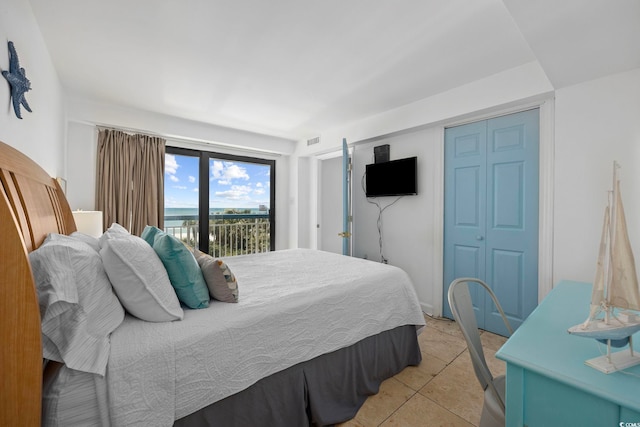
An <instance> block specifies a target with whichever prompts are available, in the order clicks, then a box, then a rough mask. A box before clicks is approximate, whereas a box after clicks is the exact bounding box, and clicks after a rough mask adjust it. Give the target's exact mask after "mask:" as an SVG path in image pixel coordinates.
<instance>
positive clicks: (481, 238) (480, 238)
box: [476, 235, 484, 240]
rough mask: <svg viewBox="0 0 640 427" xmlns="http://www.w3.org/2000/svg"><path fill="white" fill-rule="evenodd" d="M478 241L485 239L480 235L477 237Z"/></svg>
mask: <svg viewBox="0 0 640 427" xmlns="http://www.w3.org/2000/svg"><path fill="white" fill-rule="evenodd" d="M476 240H484V237H482V236H479V235H478V236H476Z"/></svg>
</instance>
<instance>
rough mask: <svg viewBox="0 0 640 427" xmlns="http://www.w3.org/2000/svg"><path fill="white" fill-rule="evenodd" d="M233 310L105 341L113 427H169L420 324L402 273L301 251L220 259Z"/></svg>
mask: <svg viewBox="0 0 640 427" xmlns="http://www.w3.org/2000/svg"><path fill="white" fill-rule="evenodd" d="M225 262H226V263H227V264H228V265H229V267H230V268H231V270H232V271H233V272H234V274H235V275H236V277H237V280H238V286H239V290H240V298H239V300H240V301H239V303H237V304H229V303H222V302H216V301H212V303H211V305H210V307H209V308H207V309H202V310H185V317H184V320H182V321H176V322H169V323H149V322H143V321H140V320H137V319H135V318H132V317H129V316H128V317H127V319H126V320H125V322H124V323H123V324H122V325H121V326H120V327H119V328H118V329H117V330H116V331H115V332H114V333H113V334H112V337H111V356H110V360H109V366H108V374H107V379H108V387H109V405H110V408H111V413H110V417H111V422H112V424H113V425H122V426H128V425H143V424H144V425H154V426H162V425H166V426H169V425H171V424H173V421H174V419H177V418H181V417H184V416H186V415H188V414H190V413H192V412H195V411H197V410H198V409H200V408H202V407H204V406H206V405H209V404H211V403H213V402H216V401H218V400H220V399H223V398H225V397H227V396H230V395H232V394H234V393H237V392H239V391H241V390H243V389H245V388H247V387H249V386H251V385H252V384H254V383H255V382H257V381H258V380H259V379H260V378H264V377H266V376H268V375H271V374H273V373H276V372H279V371H281V370H283V369H286V368H288V367H291V366H293V365H295V364H297V363H300V362H303V361H307V360H310V359H312V358H314V357H316V356H319V355H321V354H323V353H328V352H331V351H334V350H337V349H340V348H343V347H347V346H349V345H352V344H354V343H356V342H358V341H360V340H362V339H363V338H366V337H368V336H371V335H375V334H377V333H380V332H382V331H385V330H389V329H393V328H395V327H398V326H402V325H407V324H412V325H424V317H423V315H422V312H421V309H420V306H419V304H418V301H417V298H416V294H415V291H414V289H413V286H412V284H411V281H410V279H409V277H408V276H407V275H406V273H404V271H402V270H400V269H398V268H396V267H392V266H389V265H383V264H379V263H375V262H372V261H366V260H361V259H357V258H349V257H343V256H340V255H335V254H330V253H326V252H319V251H311V250H304V249H295V250H286V251H276V252H269V253H265V254H259V255H249V256H240V257H233V258H227V259H225Z"/></svg>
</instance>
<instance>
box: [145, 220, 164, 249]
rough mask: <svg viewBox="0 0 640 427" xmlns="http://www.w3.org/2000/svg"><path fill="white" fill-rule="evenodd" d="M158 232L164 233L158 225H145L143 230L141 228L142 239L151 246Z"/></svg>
mask: <svg viewBox="0 0 640 427" xmlns="http://www.w3.org/2000/svg"><path fill="white" fill-rule="evenodd" d="M159 234H166V233H165V232H164V231H162V230H160V229H159V228H158V227H154V226H152V225H147V226H146V227H145V228H144V230H142V234H141V235H140V237H142V240H144V241H145V242H147V243H148V244H149V245H151V246H152V247H153V242H154V240H156V236H157V235H159Z"/></svg>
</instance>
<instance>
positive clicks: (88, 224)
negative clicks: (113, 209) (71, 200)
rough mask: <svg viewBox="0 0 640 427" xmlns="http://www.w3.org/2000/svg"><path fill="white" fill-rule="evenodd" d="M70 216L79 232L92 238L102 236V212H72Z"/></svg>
mask: <svg viewBox="0 0 640 427" xmlns="http://www.w3.org/2000/svg"><path fill="white" fill-rule="evenodd" d="M72 214H73V219H74V221H75V222H76V228H77V229H78V231H79V232H81V233H84V234H88V235H89V236H93V237H100V236H101V235H102V231H103V230H102V211H73V212H72Z"/></svg>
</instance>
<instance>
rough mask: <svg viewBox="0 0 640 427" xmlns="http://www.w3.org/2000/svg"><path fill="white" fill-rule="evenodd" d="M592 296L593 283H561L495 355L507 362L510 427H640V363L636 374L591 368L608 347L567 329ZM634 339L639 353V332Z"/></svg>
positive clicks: (634, 370) (583, 316) (586, 308)
mask: <svg viewBox="0 0 640 427" xmlns="http://www.w3.org/2000/svg"><path fill="white" fill-rule="evenodd" d="M590 300H591V284H589V283H578V282H569V281H563V282H560V283H559V284H558V285H557V286H556V287H555V288H554V289H553V290H552V291H551V292H550V293H549V295H547V297H546V298H545V299H544V300H543V301H542V302H541V303H540V305H539V306H538V307H537V308H536V309H535V310H534V311H533V313H531V315H530V316H529V317H528V318H527V320H526V321H525V322H524V323H523V324H522V326H520V328H518V330H517V331H516V332H515V333H514V334H513V336H512V337H511V338H509V340H508V341H507V342H506V343H505V344H504V346H502V348H501V349H500V350H499V351H498V353H496V357H497V358H498V359H502V360H504V361H505V362H506V364H507V379H506V387H507V394H506V395H507V402H506V410H507V418H506V425H507V426H508V427H516V426H528V427H553V426H563V427H564V426H580V427H588V426H594V427H608V426H611V427H618V426H622V427H627V426H634V427H636V426H637V427H640V365H638V366H635V367H632V368H629V369H627V370H626V371H625V372H629V373H631V374H632V375H628V374H625V373H622V372H615V373H612V374H608V375H607V374H604V373H602V372H600V371H597V370H595V369H593V368H590V367H588V366H586V365H585V364H584V361H585V360H587V359H591V358H594V357H598V356H600V355H601V354H602V352H604V353H606V346H605V345H602V344H599V343H598V342H597V341H595V340H591V339H588V338H582V337H577V336H573V335H569V334H568V333H567V329H568V328H569V327H570V326H573V325H576V324H578V323H581V322H583V321H584V320H585V319H586V318H587V317H588V314H589V302H590ZM634 341H635V342H634V344H635V345H634V351H637V352H639V353H640V333H637V334H635V335H634ZM616 350H618V349H616ZM625 351H628V347H625Z"/></svg>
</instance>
